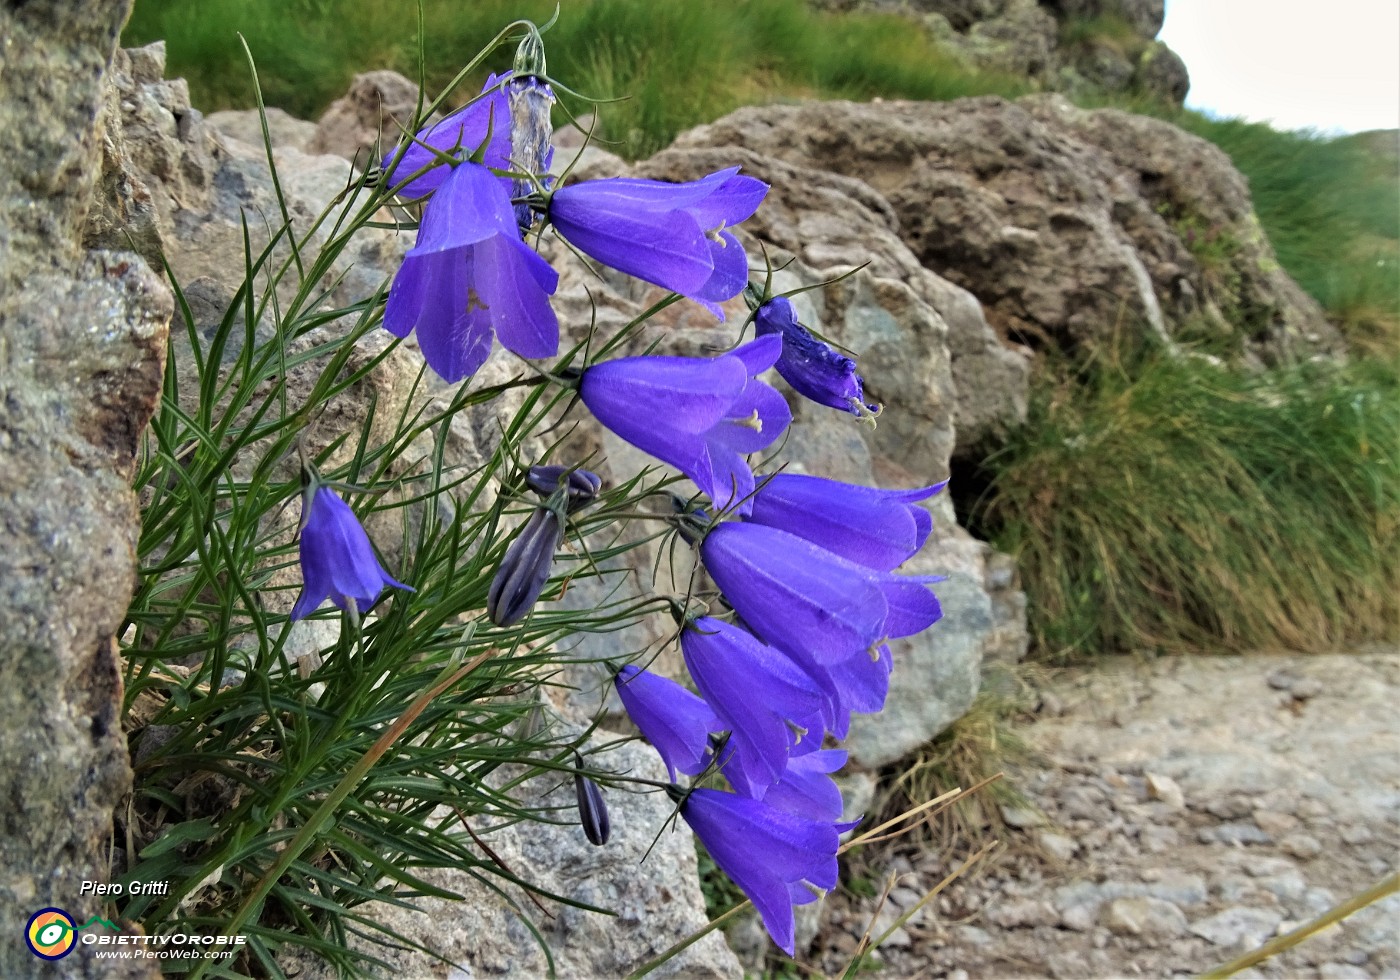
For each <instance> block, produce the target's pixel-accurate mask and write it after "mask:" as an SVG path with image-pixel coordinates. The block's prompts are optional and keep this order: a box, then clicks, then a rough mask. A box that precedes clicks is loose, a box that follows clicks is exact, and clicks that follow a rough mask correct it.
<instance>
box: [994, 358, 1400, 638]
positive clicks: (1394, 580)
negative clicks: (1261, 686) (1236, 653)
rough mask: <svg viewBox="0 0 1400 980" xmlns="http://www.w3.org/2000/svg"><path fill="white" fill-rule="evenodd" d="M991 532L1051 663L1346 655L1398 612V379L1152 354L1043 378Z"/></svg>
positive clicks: (1365, 370)
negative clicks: (1191, 654)
mask: <svg viewBox="0 0 1400 980" xmlns="http://www.w3.org/2000/svg"><path fill="white" fill-rule="evenodd" d="M1042 379H1043V380H1042V381H1041V383H1040V385H1039V389H1038V390H1037V391H1036V392H1035V394H1034V398H1033V405H1032V409H1031V420H1030V424H1028V425H1027V426H1025V427H1024V428H1023V429H1022V430H1021V431H1020V432H1019V433H1017V434H1016V435H1015V436H1014V437H1013V441H1012V443H1011V444H1010V445H1009V446H1008V447H1007V448H1006V449H1005V450H1004V451H1003V452H1001V453H1000V454H999V455H998V456H996V457H994V458H993V459H992V460H991V461H990V462H989V464H988V465H989V468H990V470H991V471H992V474H993V475H992V480H991V487H990V491H989V492H988V493H987V494H985V495H984V498H983V500H982V501H981V503H980V505H979V506H978V507H977V509H976V511H975V513H974V521H975V522H977V523H978V524H980V525H981V526H982V528H983V529H984V531H987V532H989V533H992V534H993V535H994V537H995V541H996V543H997V544H998V546H999V547H1001V548H1003V549H1005V550H1008V551H1010V552H1011V553H1012V554H1014V555H1016V556H1017V558H1018V561H1019V564H1020V568H1021V573H1022V576H1023V579H1024V582H1025V586H1026V590H1027V593H1028V596H1029V598H1030V616H1031V629H1032V636H1033V640H1034V642H1035V643H1036V644H1037V646H1038V647H1039V649H1040V651H1041V652H1042V654H1043V655H1046V656H1048V657H1049V658H1050V659H1052V660H1061V659H1064V658H1066V657H1067V656H1069V655H1072V654H1075V653H1084V652H1088V653H1098V652H1103V651H1117V650H1128V649H1134V648H1143V647H1146V648H1154V649H1161V650H1179V649H1185V648H1188V647H1205V648H1208V649H1211V648H1214V649H1225V650H1243V649H1249V648H1261V647H1285V648H1289V649H1298V650H1315V649H1335V648H1338V647H1342V646H1344V645H1347V644H1349V643H1353V642H1357V641H1362V640H1367V639H1376V638H1387V637H1393V636H1395V634H1396V623H1397V613H1400V603H1398V602H1397V596H1400V549H1397V530H1400V445H1398V444H1397V443H1398V442H1400V377H1397V373H1396V371H1395V369H1394V367H1393V366H1389V365H1386V364H1384V363H1382V362H1376V361H1361V362H1357V363H1353V364H1351V365H1349V366H1336V365H1301V366H1298V367H1294V368H1290V369H1285V370H1279V371H1273V372H1267V373H1261V374H1254V375H1249V374H1242V373H1235V372H1231V371H1228V370H1225V369H1223V368H1221V367H1219V366H1217V364H1216V363H1215V362H1214V361H1213V360H1210V359H1207V358H1197V357H1189V356H1188V357H1179V356H1178V357H1172V356H1168V355H1167V354H1165V353H1162V352H1147V353H1143V354H1140V355H1138V356H1136V357H1131V358H1129V357H1114V356H1111V355H1110V354H1107V353H1105V352H1100V354H1099V356H1098V358H1097V359H1094V360H1091V361H1090V362H1088V363H1085V364H1081V365H1077V366H1075V369H1074V370H1072V371H1066V370H1058V371H1057V370H1050V371H1045V372H1042Z"/></svg>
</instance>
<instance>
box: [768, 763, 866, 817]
mask: <svg viewBox="0 0 1400 980" xmlns="http://www.w3.org/2000/svg"><path fill="white" fill-rule="evenodd" d="M845 764H846V752H845V750H844V749H822V750H821V751H819V752H809V753H807V754H806V755H795V756H793V757H792V758H791V759H789V760H788V764H787V769H786V770H785V771H784V772H783V774H782V776H781V777H780V778H779V779H778V781H777V782H775V783H774V784H773V785H772V786H770V787H768V793H767V794H766V795H765V796H764V797H763V801H764V802H765V803H767V804H768V805H769V806H774V807H777V808H778V809H779V810H787V811H788V812H789V813H796V814H799V815H801V816H805V817H811V818H812V819H813V820H830V821H831V822H832V823H837V822H838V821H839V820H840V819H841V814H842V811H843V810H844V809H845V807H844V805H843V804H842V802H841V789H840V787H838V786H837V785H836V782H835V781H834V780H833V779H832V778H831V773H833V772H836V771H837V770H838V769H840V768H841V767H842V766H844V765H845Z"/></svg>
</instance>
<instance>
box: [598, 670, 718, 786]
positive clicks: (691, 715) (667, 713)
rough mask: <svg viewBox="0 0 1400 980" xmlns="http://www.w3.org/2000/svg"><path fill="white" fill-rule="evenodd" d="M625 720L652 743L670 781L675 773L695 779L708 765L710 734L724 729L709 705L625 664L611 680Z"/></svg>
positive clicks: (670, 682) (679, 687)
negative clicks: (623, 710)
mask: <svg viewBox="0 0 1400 980" xmlns="http://www.w3.org/2000/svg"><path fill="white" fill-rule="evenodd" d="M613 684H614V685H615V686H616V687H617V694H618V697H620V698H622V706H623V707H624V708H626V709H627V717H629V718H631V719H632V723H633V724H634V725H636V726H637V728H638V729H639V730H640V731H641V733H642V735H644V736H645V737H646V740H647V741H648V742H650V743H651V744H652V747H653V748H655V749H656V751H657V753H658V754H659V755H660V756H661V761H662V762H664V763H666V771H667V772H669V773H670V774H671V782H675V781H676V771H677V770H679V771H681V772H683V773H685V774H686V775H687V776H695V775H698V774H699V773H701V772H702V771H704V769H705V767H706V766H707V765H708V764H709V754H710V733H711V732H718V731H722V730H723V728H724V726H723V725H722V724H721V723H720V720H719V718H718V717H716V715H715V713H714V711H712V710H711V709H710V706H709V705H708V704H706V703H705V702H704V700H702V699H701V698H699V697H698V696H696V695H694V694H692V693H691V692H690V691H687V690H686V689H685V688H683V687H681V685H679V684H677V683H676V682H675V681H673V680H671V679H670V678H669V677H662V676H661V675H660V674H653V673H652V672H651V671H649V670H643V669H642V668H640V667H638V666H636V665H635V664H628V665H627V666H626V667H623V668H622V669H621V670H620V671H618V673H617V676H616V677H615V678H613Z"/></svg>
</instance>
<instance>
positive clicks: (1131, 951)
mask: <svg viewBox="0 0 1400 980" xmlns="http://www.w3.org/2000/svg"><path fill="white" fill-rule="evenodd" d="M1398 689H1400V650H1397V649H1396V648H1395V647H1393V646H1391V647H1376V648H1372V649H1370V650H1368V651H1366V652H1362V653H1354V654H1314V655H1306V656H1297V655H1292V656H1266V655H1257V656H1251V657H1207V656H1193V657H1182V658H1168V659H1161V660H1157V661H1152V662H1138V661H1133V660H1127V659H1124V660H1121V661H1117V662H1113V663H1109V664H1104V665H1101V666H1098V667H1095V668H1089V669H1076V670H1072V671H1065V672H1063V673H1062V674H1060V675H1059V676H1057V677H1056V678H1054V679H1053V680H1052V682H1051V683H1050V684H1049V685H1048V686H1047V687H1045V688H1044V689H1043V691H1042V693H1041V699H1040V708H1039V715H1038V717H1037V718H1036V720H1035V721H1033V722H1030V723H1028V724H1026V725H1025V726H1024V727H1022V728H1020V730H1019V732H1018V734H1019V735H1020V736H1021V737H1022V738H1024V739H1025V740H1026V741H1027V743H1028V745H1029V747H1030V748H1031V750H1032V751H1033V752H1034V753H1035V755H1036V758H1035V761H1034V762H1033V763H1031V764H1029V765H1027V766H1025V767H1024V768H1021V769H1019V770H1017V771H1016V772H1013V773H1012V774H1011V779H1012V781H1013V782H1014V783H1015V785H1016V786H1017V787H1018V788H1019V789H1020V790H1021V791H1023V792H1024V793H1025V794H1026V795H1027V797H1028V800H1029V803H1030V804H1031V805H1032V806H1034V807H1035V808H1036V809H1037V810H1038V811H1039V813H1040V814H1041V816H1040V819H1039V820H1037V821H1020V820H1018V821H1017V823H1020V824H1024V826H1021V827H1019V828H1017V827H1011V828H1010V829H1008V830H1007V831H1006V838H1005V839H1006V840H1007V842H1008V843H1009V844H1010V845H1011V847H1010V853H1009V854H1008V855H1007V856H1006V857H1004V858H1003V859H1002V860H1001V861H1000V862H999V863H997V864H995V865H993V866H991V867H990V868H988V869H987V870H985V871H984V873H982V874H980V875H976V874H974V875H973V876H972V877H970V878H969V879H966V880H964V881H961V882H958V883H955V884H954V885H953V886H951V887H950V888H949V889H948V890H947V891H946V892H944V893H943V894H942V895H940V896H938V897H937V898H936V899H935V900H934V901H933V903H931V905H930V906H929V907H926V908H925V910H923V911H922V912H920V913H919V914H918V915H917V916H916V917H915V918H914V919H913V920H912V921H911V922H910V923H909V925H908V926H907V927H906V931H907V932H908V933H909V936H910V940H911V943H910V946H909V947H908V948H905V949H900V948H889V949H887V950H885V951H884V952H883V953H882V954H881V956H880V958H881V959H883V961H884V972H886V973H888V974H889V975H891V976H946V977H954V976H960V977H992V976H995V977H1046V976H1050V977H1069V978H1081V977H1121V976H1151V977H1168V976H1186V975H1195V974H1198V973H1200V972H1202V971H1204V970H1206V969H1209V968H1210V967H1213V966H1218V965H1220V964H1223V963H1225V962H1226V961H1228V960H1230V959H1233V958H1234V957H1235V956H1238V955H1240V954H1242V953H1244V952H1247V951H1249V950H1251V949H1253V948H1255V947H1257V946H1258V945H1260V944H1261V943H1263V942H1264V941H1266V940H1268V939H1271V938H1273V937H1274V936H1275V935H1278V934H1280V933H1282V932H1286V931H1288V930H1290V929H1292V928H1294V927H1296V926H1298V925H1301V924H1302V923H1304V922H1307V921H1309V920H1311V919H1313V918H1315V917H1317V916H1319V915H1321V914H1322V913H1324V912H1326V911H1328V910H1329V909H1331V908H1332V907H1334V906H1336V905H1338V904H1340V903H1342V902H1344V901H1346V900H1347V899H1349V898H1351V897H1352V896H1354V895H1356V894H1357V893H1359V892H1361V891H1363V890H1365V889H1367V888H1369V887H1371V886H1372V885H1374V884H1376V883H1377V882H1379V881H1381V880H1382V879H1383V878H1385V877H1386V876H1388V875H1391V874H1394V873H1395V872H1396V871H1397V865H1400V860H1397V854H1400V848H1397V843H1400V722H1397V719H1396V716H1395V713H1394V711H1393V710H1391V706H1392V705H1393V704H1394V700H1395V697H1396V692H1397V690H1398ZM1154 787H1155V788H1154ZM1029 812H1031V813H1034V812H1035V811H1029ZM956 863H957V861H956V860H954V861H953V862H952V863H951V865H950V864H949V863H945V861H944V860H941V859H940V858H939V857H938V856H937V855H934V854H930V853H928V852H924V853H922V854H918V853H913V854H907V855H899V856H896V858H895V860H894V868H893V870H895V871H898V872H901V877H900V881H899V887H897V888H896V889H895V891H894V892H893V893H892V894H891V903H892V904H893V905H894V906H895V907H896V908H899V909H901V910H902V909H907V908H910V907H912V905H913V904H914V903H916V902H917V901H918V899H919V898H920V897H922V895H923V894H924V892H926V891H927V890H928V889H929V888H931V887H932V886H933V885H935V884H937V882H938V881H939V880H940V879H941V878H942V876H943V875H944V874H946V873H948V871H949V870H950V869H951V866H956ZM828 906H829V909H828V911H827V913H826V915H825V917H824V921H825V923H826V925H825V926H824V927H823V931H822V932H821V934H820V935H819V936H818V939H817V944H816V947H815V950H814V960H813V965H814V966H817V967H818V968H820V969H824V970H828V971H829V970H831V969H833V968H834V967H836V966H839V965H841V964H843V963H844V962H845V958H846V957H848V956H849V950H850V949H852V948H853V946H854V943H855V940H856V938H858V937H859V935H860V934H861V932H862V931H863V929H864V927H865V924H866V922H867V921H868V919H869V917H870V915H871V914H872V912H873V900H870V899H858V898H853V897H852V896H850V895H849V894H846V895H841V896H839V897H833V898H829V899H828ZM1397 916H1400V896H1397V895H1392V896H1390V897H1389V898H1387V899H1384V900H1382V901H1381V902H1379V903H1377V904H1375V905H1373V906H1371V907H1369V908H1367V909H1365V910H1363V911H1361V912H1358V913H1356V914H1355V915H1353V916H1351V917H1350V918H1348V919H1346V920H1345V921H1343V922H1342V923H1341V924H1340V925H1338V926H1334V927H1331V928H1329V929H1327V930H1325V931H1323V932H1321V933H1319V934H1316V935H1314V936H1312V937H1310V938H1309V939H1307V940H1305V941H1304V942H1303V943H1301V944H1300V945H1298V946H1296V947H1295V948H1294V949H1292V950H1290V951H1288V952H1286V953H1283V954H1281V955H1279V956H1277V957H1275V958H1272V959H1270V960H1267V961H1265V962H1264V963H1262V964H1261V965H1260V966H1258V967H1256V968H1255V970H1254V972H1252V973H1249V974H1244V975H1250V976H1256V977H1290V978H1292V977H1342V976H1349V977H1393V976H1395V975H1397V973H1398V972H1400V936H1397V933H1396V929H1395V923H1396V921H1397ZM890 921H893V916H891V917H890Z"/></svg>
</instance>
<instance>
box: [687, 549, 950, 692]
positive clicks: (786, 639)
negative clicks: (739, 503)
mask: <svg viewBox="0 0 1400 980" xmlns="http://www.w3.org/2000/svg"><path fill="white" fill-rule="evenodd" d="M700 555H701V557H702V558H703V560H704V563H705V569H706V570H707V571H708V572H709V573H710V576H711V577H712V578H713V579H714V580H715V584H717V585H718V586H719V587H720V591H721V592H723V593H724V597H725V599H727V600H728V601H729V604H730V605H732V606H733V607H734V609H735V611H736V612H738V613H739V615H740V616H742V617H743V619H744V622H745V624H746V625H748V627H749V628H750V629H752V630H753V631H754V632H755V633H757V634H758V636H759V637H760V638H762V639H764V640H766V641H767V642H769V643H771V644H772V645H773V646H776V647H778V648H779V649H781V650H783V651H785V652H789V653H791V652H800V653H803V654H805V655H808V656H810V657H811V659H812V660H814V661H815V662H816V663H818V664H821V665H823V666H828V665H832V664H838V663H840V662H842V661H844V660H847V659H849V658H850V657H851V656H853V655H856V654H860V655H864V656H870V655H872V654H873V653H874V651H875V650H876V647H877V645H878V644H879V643H881V642H883V641H884V640H885V639H887V638H891V637H897V636H909V635H911V634H913V633H917V632H919V631H920V630H923V629H926V628H927V627H929V626H931V625H933V623H935V622H937V620H938V619H939V617H940V616H941V615H942V610H941V609H940V607H939V605H938V599H937V597H935V596H934V595H933V593H932V592H930V591H929V590H928V588H927V584H928V582H929V581H930V579H925V578H920V577H901V576H898V575H894V574H891V573H889V572H877V571H875V570H873V569H870V568H867V567H865V566H863V565H858V564H856V563H855V562H852V561H849V560H847V559H845V558H842V557H840V556H839V555H835V554H833V553H832V552H830V551H827V550H826V549H824V548H819V547H817V546H816V545H815V544H813V543H812V542H810V541H808V540H806V539H805V538H799V537H798V536H796V535H795V534H789V533H788V532H786V531H780V530H778V529H777V528H773V527H766V526H764V525H762V524H750V523H747V522H744V523H736V522H729V523H724V524H719V525H717V526H715V527H713V528H711V529H710V531H709V533H708V534H706V535H705V540H704V541H703V542H702V543H701V545H700Z"/></svg>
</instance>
